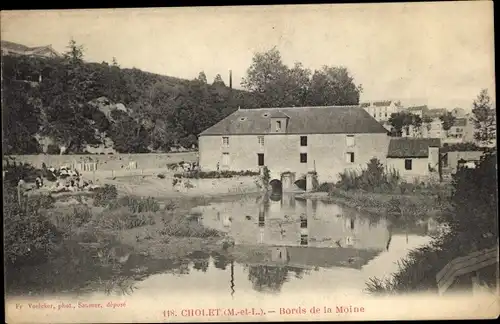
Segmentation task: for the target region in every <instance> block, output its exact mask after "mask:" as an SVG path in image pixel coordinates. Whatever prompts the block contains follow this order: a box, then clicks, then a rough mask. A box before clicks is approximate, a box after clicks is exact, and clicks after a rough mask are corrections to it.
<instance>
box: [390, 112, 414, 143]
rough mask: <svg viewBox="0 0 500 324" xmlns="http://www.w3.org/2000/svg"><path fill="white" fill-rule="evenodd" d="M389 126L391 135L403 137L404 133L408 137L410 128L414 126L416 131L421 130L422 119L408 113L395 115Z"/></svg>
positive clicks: (392, 115) (391, 118) (392, 116)
mask: <svg viewBox="0 0 500 324" xmlns="http://www.w3.org/2000/svg"><path fill="white" fill-rule="evenodd" d="M389 124H390V125H391V135H392V136H396V137H401V136H402V135H403V131H404V132H405V133H406V135H410V126H413V128H414V129H415V130H420V128H421V127H422V118H420V116H419V115H415V114H412V113H407V112H399V113H393V114H391V117H389Z"/></svg>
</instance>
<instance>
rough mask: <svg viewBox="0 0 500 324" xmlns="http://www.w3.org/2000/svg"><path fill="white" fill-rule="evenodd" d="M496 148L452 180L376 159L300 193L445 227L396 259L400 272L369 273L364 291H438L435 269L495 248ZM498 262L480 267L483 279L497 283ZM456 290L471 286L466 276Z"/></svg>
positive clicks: (384, 214)
mask: <svg viewBox="0 0 500 324" xmlns="http://www.w3.org/2000/svg"><path fill="white" fill-rule="evenodd" d="M496 170H497V165H496V153H491V152H490V153H489V154H486V155H485V156H484V157H483V159H482V161H481V163H480V164H479V165H478V166H477V167H476V169H461V170H460V171H459V172H458V173H457V174H456V175H455V176H454V178H453V182H452V183H450V184H447V185H446V184H445V185H442V184H439V183H435V184H422V183H420V184H419V183H406V182H404V181H401V179H400V178H399V177H398V175H397V174H396V173H391V172H389V174H388V173H385V172H384V169H383V168H382V167H381V165H380V164H379V163H378V161H376V160H372V161H370V163H369V164H368V166H367V168H366V169H365V170H364V171H363V172H361V173H360V174H355V173H354V174H353V173H349V172H346V173H344V174H342V175H341V180H340V181H339V182H338V183H336V184H328V183H325V184H322V185H321V186H320V188H319V189H320V190H319V191H320V192H316V193H309V194H305V195H303V197H304V198H306V197H307V198H315V199H320V200H323V201H325V202H334V203H336V204H340V205H343V206H346V207H351V208H356V209H358V210H361V211H364V212H367V213H369V214H371V215H373V216H374V217H382V216H384V217H386V216H389V219H392V220H393V221H394V220H395V219H396V220H397V219H399V220H404V221H405V222H419V221H424V220H425V219H429V218H434V219H435V220H437V221H438V222H439V223H441V224H443V225H447V228H448V231H446V232H441V233H440V234H438V235H435V236H434V237H433V240H432V242H431V243H430V244H429V245H427V246H425V247H422V248H418V249H415V250H413V251H411V252H410V253H409V255H408V256H407V257H405V258H404V259H402V260H400V262H399V263H398V265H399V271H397V272H396V273H394V274H393V275H392V276H390V277H389V278H387V279H379V278H371V279H370V280H369V281H368V282H367V284H366V290H367V291H368V292H369V293H372V294H382V295H386V294H404V293H412V292H434V293H437V282H436V274H437V273H438V272H439V271H440V270H441V269H443V267H444V266H445V265H446V264H448V263H449V262H450V261H452V260H453V259H455V258H457V257H462V256H466V255H467V254H469V253H471V252H475V251H478V250H481V249H485V248H492V247H497V248H498V246H497V245H498V242H497V240H498V220H497V217H498V216H497V215H498V205H497V183H496V179H497V177H496ZM497 267H498V265H497V266H496V267H495V266H490V267H487V268H484V269H481V270H480V275H481V278H482V280H483V281H484V283H485V284H487V285H489V286H490V287H495V286H496V284H497V282H496V280H497V277H498V270H497ZM453 288H454V289H463V288H467V289H470V278H469V277H467V276H465V277H462V278H461V279H459V280H458V282H456V283H455V284H454V287H453Z"/></svg>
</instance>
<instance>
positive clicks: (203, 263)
mask: <svg viewBox="0 0 500 324" xmlns="http://www.w3.org/2000/svg"><path fill="white" fill-rule="evenodd" d="M188 258H189V259H190V260H191V261H192V262H193V268H194V269H196V270H198V271H203V272H207V270H208V265H209V260H210V254H209V253H207V252H204V251H195V252H193V253H191V254H190V255H188Z"/></svg>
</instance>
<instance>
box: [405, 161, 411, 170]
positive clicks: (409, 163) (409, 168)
mask: <svg viewBox="0 0 500 324" xmlns="http://www.w3.org/2000/svg"><path fill="white" fill-rule="evenodd" d="M411 162H412V161H411V160H410V159H406V160H405V170H411V167H412V163H411Z"/></svg>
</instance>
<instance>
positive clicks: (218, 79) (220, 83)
mask: <svg viewBox="0 0 500 324" xmlns="http://www.w3.org/2000/svg"><path fill="white" fill-rule="evenodd" d="M212 85H213V86H222V87H225V86H226V84H225V83H224V80H222V77H221V76H220V74H217V75H216V76H215V78H214V82H213V83H212Z"/></svg>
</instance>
